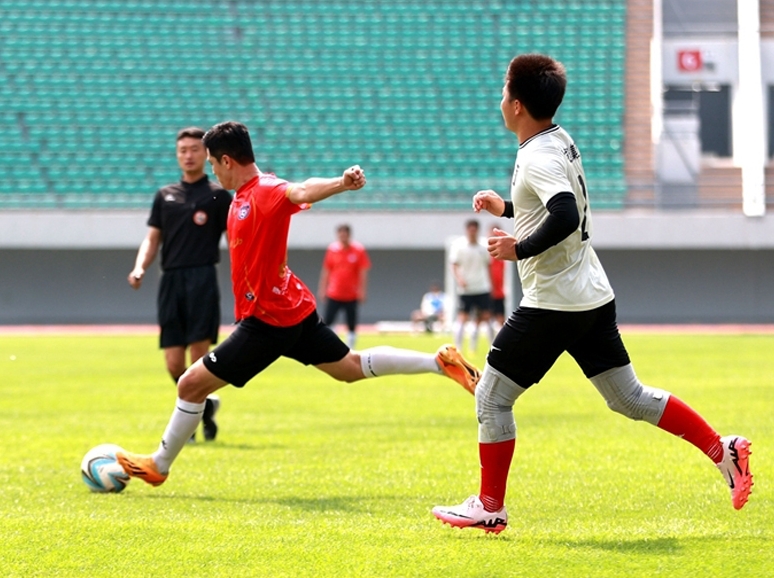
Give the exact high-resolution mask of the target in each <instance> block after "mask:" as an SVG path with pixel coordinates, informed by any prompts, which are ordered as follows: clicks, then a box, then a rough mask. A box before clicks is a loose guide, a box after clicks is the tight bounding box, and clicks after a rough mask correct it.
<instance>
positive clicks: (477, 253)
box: [449, 219, 493, 352]
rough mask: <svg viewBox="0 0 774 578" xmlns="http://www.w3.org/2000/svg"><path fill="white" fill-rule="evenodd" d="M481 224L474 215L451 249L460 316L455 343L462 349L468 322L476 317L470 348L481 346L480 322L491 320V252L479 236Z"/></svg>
mask: <svg viewBox="0 0 774 578" xmlns="http://www.w3.org/2000/svg"><path fill="white" fill-rule="evenodd" d="M478 231H479V225H478V221H477V220H475V219H470V220H468V221H467V222H466V223H465V236H464V237H460V238H459V239H456V240H455V241H454V243H452V246H451V248H450V249H449V263H451V266H452V273H453V274H454V282H455V285H456V287H457V296H458V297H459V303H458V305H457V320H456V322H455V325H454V345H456V346H457V349H458V350H459V351H462V345H463V341H464V339H465V326H466V325H467V323H468V320H470V318H471V316H472V318H473V330H472V331H471V334H470V342H469V346H470V347H469V351H471V352H475V351H476V348H477V347H478V331H479V326H480V325H481V323H484V325H485V326H486V327H487V328H490V335H489V336H488V337H489V341H490V342H491V340H492V337H493V335H492V334H491V326H490V324H489V302H490V297H489V293H490V291H491V290H492V282H491V280H490V278H489V253H487V250H486V247H485V246H484V245H483V244H482V243H481V241H480V240H479V238H478Z"/></svg>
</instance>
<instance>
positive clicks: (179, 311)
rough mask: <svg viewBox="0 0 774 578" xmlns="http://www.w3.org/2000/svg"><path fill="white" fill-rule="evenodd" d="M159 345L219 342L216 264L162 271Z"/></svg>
mask: <svg viewBox="0 0 774 578" xmlns="http://www.w3.org/2000/svg"><path fill="white" fill-rule="evenodd" d="M157 309H158V322H159V327H161V336H160V339H159V343H160V346H161V347H162V348H164V347H179V346H183V347H185V346H188V345H190V344H191V343H196V342H197V341H204V340H209V341H210V342H212V343H217V342H218V328H219V326H220V290H219V289H218V277H217V273H216V272H215V265H204V266H202V267H182V268H180V269H169V270H167V271H164V273H163V275H162V276H161V282H160V284H159V295H158V299H157Z"/></svg>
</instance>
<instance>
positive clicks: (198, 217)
mask: <svg viewBox="0 0 774 578" xmlns="http://www.w3.org/2000/svg"><path fill="white" fill-rule="evenodd" d="M193 222H194V223H196V224H197V225H204V224H205V223H206V222H207V213H205V212H204V211H196V212H195V213H194V216H193Z"/></svg>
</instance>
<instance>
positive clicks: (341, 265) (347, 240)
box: [317, 224, 371, 347]
mask: <svg viewBox="0 0 774 578" xmlns="http://www.w3.org/2000/svg"><path fill="white" fill-rule="evenodd" d="M336 237H337V240H336V241H334V242H333V243H331V244H330V245H328V250H327V251H326V252H325V258H324V259H323V265H322V271H321V272H320V285H319V289H318V291H317V295H318V298H319V299H320V300H321V301H325V303H326V305H325V324H326V325H329V326H331V327H333V322H334V321H335V320H336V315H337V314H338V312H339V310H341V309H343V310H344V314H345V317H346V320H347V330H348V333H347V345H348V346H349V347H355V331H356V329H357V307H358V305H359V304H360V303H365V299H366V288H367V286H368V270H369V269H370V268H371V260H370V259H369V258H368V253H366V250H365V247H363V245H361V244H360V243H358V242H357V241H354V240H353V239H352V228H351V227H350V226H349V225H346V224H345V225H339V226H338V227H336Z"/></svg>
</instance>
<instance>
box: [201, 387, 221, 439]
mask: <svg viewBox="0 0 774 578" xmlns="http://www.w3.org/2000/svg"><path fill="white" fill-rule="evenodd" d="M219 408H220V398H219V397H218V396H217V395H208V396H207V399H206V400H205V402H204V414H203V415H202V426H203V429H204V441H207V442H211V441H213V440H214V439H215V436H217V435H218V424H217V422H216V421H215V414H216V413H218V409H219Z"/></svg>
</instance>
